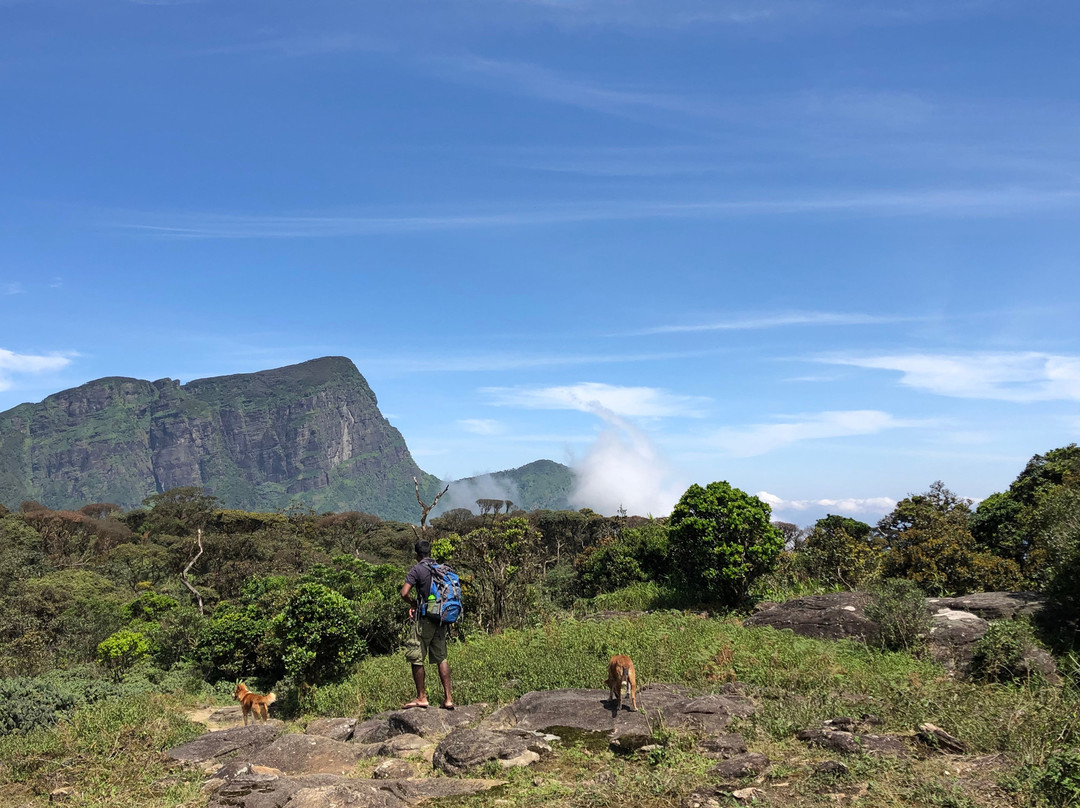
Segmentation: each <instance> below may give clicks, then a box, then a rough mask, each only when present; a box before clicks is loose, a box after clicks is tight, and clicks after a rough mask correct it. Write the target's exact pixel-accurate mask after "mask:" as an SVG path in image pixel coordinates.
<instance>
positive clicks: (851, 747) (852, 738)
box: [795, 728, 911, 757]
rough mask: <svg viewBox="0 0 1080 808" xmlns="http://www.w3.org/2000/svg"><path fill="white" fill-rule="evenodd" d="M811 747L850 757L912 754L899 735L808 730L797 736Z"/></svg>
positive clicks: (826, 729) (906, 743)
mask: <svg viewBox="0 0 1080 808" xmlns="http://www.w3.org/2000/svg"><path fill="white" fill-rule="evenodd" d="M795 737H796V738H798V739H799V740H800V741H805V742H806V743H808V744H809V745H810V746H817V747H820V748H821V749H829V750H832V751H834V752H845V753H847V754H849V755H854V754H859V753H867V754H873V755H893V756H895V757H904V756H906V755H908V754H910V752H911V747H910V745H909V744H908V742H907V741H906V740H905V739H904V738H901V737H900V736H897V735H874V734H870V733H861V734H860V733H855V732H844V731H842V730H833V729H828V728H823V729H807V730H803V731H802V732H799V733H798V734H796V736H795Z"/></svg>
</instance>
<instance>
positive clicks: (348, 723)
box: [304, 718, 356, 741]
mask: <svg viewBox="0 0 1080 808" xmlns="http://www.w3.org/2000/svg"><path fill="white" fill-rule="evenodd" d="M355 729H356V719H355V718H317V719H315V720H314V721H312V722H311V723H310V724H308V725H307V727H305V728H304V732H305V733H306V734H307V735H321V736H323V737H324V738H330V739H332V740H335V741H347V740H349V739H350V738H352V735H353V731H354V730H355Z"/></svg>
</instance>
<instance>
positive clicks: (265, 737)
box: [165, 724, 281, 763]
mask: <svg viewBox="0 0 1080 808" xmlns="http://www.w3.org/2000/svg"><path fill="white" fill-rule="evenodd" d="M280 735H281V728H280V727H279V726H275V725H272V724H251V725H249V726H246V727H243V726H241V727H233V728H232V729H223V730H218V731H216V732H207V733H206V734H204V735H200V736H199V737H198V738H195V739H194V740H192V741H188V742H187V743H184V744H180V746H174V747H173V748H172V749H169V750H168V751H167V752H166V753H165V755H166V756H167V757H169V758H171V759H172V760H177V761H180V762H182V763H203V762H205V761H208V760H215V759H217V758H223V757H226V756H229V755H241V756H250V755H252V754H254V753H255V752H257V751H258V750H260V749H262V748H263V747H266V746H269V745H270V744H272V743H273V742H274V741H275V740H276V739H277V738H278V736H280Z"/></svg>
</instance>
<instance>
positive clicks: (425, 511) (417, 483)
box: [412, 477, 450, 531]
mask: <svg viewBox="0 0 1080 808" xmlns="http://www.w3.org/2000/svg"><path fill="white" fill-rule="evenodd" d="M412 481H413V485H414V486H416V501H417V502H419V503H420V510H421V511H422V512H423V514H422V515H421V517H420V530H421V531H423V530H427V518H428V514H429V513H431V509H432V508H434V507H435V506H436V505H437V504H438V502H439V498H440V497H442V495H443V494H445V493H446V492H447V491H449V490H450V483H447V484H446V488H444V489H443V490H442V491H441V492H439V495H438V496H437V497H435V499H433V500H432V501H431V504H430V505H425V504H424V500H422V499H420V481H419V480H417V479H416V478H415V477H413V478H412Z"/></svg>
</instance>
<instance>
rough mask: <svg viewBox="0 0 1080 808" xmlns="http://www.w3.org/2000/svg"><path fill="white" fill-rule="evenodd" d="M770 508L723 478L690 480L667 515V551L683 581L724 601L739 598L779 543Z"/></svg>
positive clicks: (766, 567)
mask: <svg viewBox="0 0 1080 808" xmlns="http://www.w3.org/2000/svg"><path fill="white" fill-rule="evenodd" d="M771 514H772V509H771V508H770V507H769V506H768V504H766V503H764V502H762V501H761V500H760V499H758V498H757V497H755V496H751V495H750V494H747V493H745V492H744V491H740V490H739V489H738V488H733V487H732V486H731V485H729V484H728V483H727V482H713V483H709V485H708V486H707V487H705V488H702V487H701V486H700V485H697V484H695V485H692V486H690V487H689V488H688V489H687V490H686V493H685V494H683V495H682V498H681V499H680V500H679V502H678V503H677V504H676V505H675V508H674V509H673V510H672V512H671V518H670V519H669V521H668V525H669V528H670V542H671V548H672V554H673V556H674V559H675V562H676V564H677V565H678V567H679V569H680V570H681V572H682V574H683V576H684V578H685V579H686V582H687V583H688V584H689V585H690V586H691V587H694V588H695V589H697V590H698V591H699V592H700V593H701V595H702V596H703V597H705V598H708V599H713V600H716V601H718V602H720V603H722V604H724V605H727V606H735V605H737V604H739V603H741V602H743V601H744V600H745V599H746V595H747V593H748V591H749V589H750V586H751V585H752V584H753V582H754V581H755V580H756V579H757V578H759V577H760V576H762V575H763V574H765V573H766V572H769V571H770V570H772V569H773V568H774V567H775V565H776V562H777V559H778V558H779V557H780V552H781V551H782V550H783V549H784V536H783V534H782V533H781V532H780V531H779V530H778V529H777V528H776V526H775V525H773V524H772V523H771V522H770V521H769V517H770V515H771Z"/></svg>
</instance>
